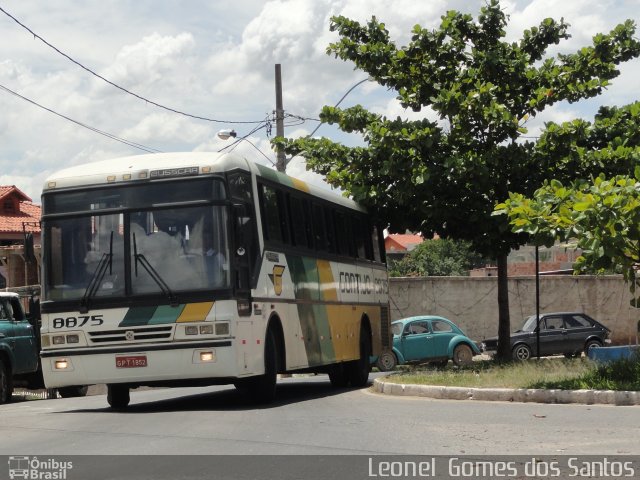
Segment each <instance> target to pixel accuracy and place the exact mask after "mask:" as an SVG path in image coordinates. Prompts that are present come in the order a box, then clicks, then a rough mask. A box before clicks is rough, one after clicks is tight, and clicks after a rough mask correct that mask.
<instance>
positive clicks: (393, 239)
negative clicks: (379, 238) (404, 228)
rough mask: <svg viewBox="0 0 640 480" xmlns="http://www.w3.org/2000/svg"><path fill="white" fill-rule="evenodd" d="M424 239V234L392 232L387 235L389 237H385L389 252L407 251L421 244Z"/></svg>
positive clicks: (386, 248) (386, 247)
mask: <svg viewBox="0 0 640 480" xmlns="http://www.w3.org/2000/svg"><path fill="white" fill-rule="evenodd" d="M423 241H424V238H422V235H411V234H400V233H390V234H389V235H387V238H385V239H384V244H385V250H386V251H387V252H389V251H396V252H405V251H407V250H409V249H411V248H412V247H415V246H416V245H419V244H421V243H422V242H423Z"/></svg>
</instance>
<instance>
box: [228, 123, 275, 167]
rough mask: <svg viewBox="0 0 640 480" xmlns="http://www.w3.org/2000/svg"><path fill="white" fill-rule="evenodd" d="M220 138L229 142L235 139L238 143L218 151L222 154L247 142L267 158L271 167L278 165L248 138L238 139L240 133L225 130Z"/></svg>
mask: <svg viewBox="0 0 640 480" xmlns="http://www.w3.org/2000/svg"><path fill="white" fill-rule="evenodd" d="M216 135H217V136H218V138H219V139H220V140H229V139H230V138H235V139H236V141H235V142H233V143H231V144H229V145H227V146H226V147H224V148H221V149H220V150H218V152H222V151H223V150H226V149H227V148H230V150H229V151H231V150H233V149H234V148H236V146H237V145H238V144H239V143H240V142H247V143H248V144H249V145H251V146H252V147H253V148H255V149H256V150H257V151H258V152H260V155H262V156H263V157H264V158H266V159H267V160H268V161H269V163H271V165H273V166H275V165H276V164H275V163H273V160H271V159H270V158H269V157H267V156H266V155H265V154H264V152H263V151H262V150H260V149H259V148H258V147H256V146H255V145H254V144H253V142H252V141H251V140H248V139H247V138H246V137H240V138H237V137H238V133H237V132H236V131H235V130H230V129H224V130H220V131H219V132H218V133H217V134H216Z"/></svg>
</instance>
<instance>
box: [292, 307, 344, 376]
mask: <svg viewBox="0 0 640 480" xmlns="http://www.w3.org/2000/svg"><path fill="white" fill-rule="evenodd" d="M298 317H299V319H300V328H301V330H302V335H303V336H304V348H305V351H306V354H307V362H308V363H309V366H310V367H314V366H317V365H324V364H326V363H332V362H335V359H336V354H335V350H334V348H333V343H332V341H331V331H330V329H329V322H328V319H327V309H326V307H325V306H324V305H309V304H300V305H298Z"/></svg>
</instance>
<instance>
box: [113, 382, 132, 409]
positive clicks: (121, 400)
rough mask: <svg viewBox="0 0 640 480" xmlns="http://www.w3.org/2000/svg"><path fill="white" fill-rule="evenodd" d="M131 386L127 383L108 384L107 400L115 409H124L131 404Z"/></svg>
mask: <svg viewBox="0 0 640 480" xmlns="http://www.w3.org/2000/svg"><path fill="white" fill-rule="evenodd" d="M129 401H130V397H129V387H127V386H126V385H117V384H115V385H107V402H108V403H109V406H110V407H111V408H113V409H114V410H124V409H125V408H127V407H128V406H129Z"/></svg>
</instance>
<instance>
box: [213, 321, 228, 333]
mask: <svg viewBox="0 0 640 480" xmlns="http://www.w3.org/2000/svg"><path fill="white" fill-rule="evenodd" d="M216 335H220V336H222V335H229V322H216Z"/></svg>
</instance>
